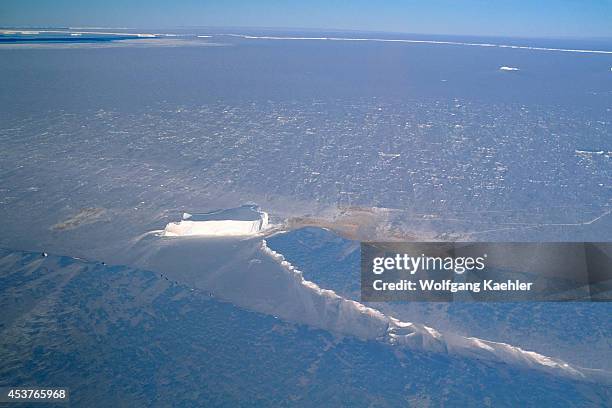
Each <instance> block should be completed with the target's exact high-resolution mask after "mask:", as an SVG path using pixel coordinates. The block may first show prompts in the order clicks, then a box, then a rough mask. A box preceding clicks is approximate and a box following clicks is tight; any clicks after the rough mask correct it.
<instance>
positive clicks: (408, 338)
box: [261, 240, 609, 382]
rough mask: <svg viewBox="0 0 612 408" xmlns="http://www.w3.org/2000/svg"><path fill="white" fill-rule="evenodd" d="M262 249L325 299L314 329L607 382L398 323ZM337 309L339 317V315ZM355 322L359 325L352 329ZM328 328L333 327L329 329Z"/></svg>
mask: <svg viewBox="0 0 612 408" xmlns="http://www.w3.org/2000/svg"><path fill="white" fill-rule="evenodd" d="M261 249H262V251H263V252H264V253H266V254H268V255H269V256H271V257H272V258H273V259H275V260H276V262H278V263H279V264H280V265H281V266H282V267H283V268H285V269H286V271H287V272H288V273H289V274H291V275H293V276H294V277H295V279H296V281H297V282H298V283H299V284H300V286H301V288H302V290H303V291H306V292H314V293H316V294H317V295H318V296H320V297H323V298H326V300H325V301H323V302H319V303H320V304H322V305H325V306H326V308H325V309H324V310H319V315H318V316H319V318H320V319H321V320H320V321H319V322H315V323H314V324H313V323H312V322H311V324H313V325H314V326H318V327H323V328H326V329H330V330H332V331H336V332H340V333H343V334H348V335H354V336H357V337H360V338H363V339H379V340H383V341H385V342H388V343H390V344H393V345H398V346H405V347H408V348H410V349H414V350H422V351H430V352H437V353H445V354H449V355H453V354H454V355H458V356H462V357H468V358H477V359H481V360H489V361H494V362H501V363H506V364H511V365H514V366H519V367H521V366H522V367H526V368H532V369H537V370H542V371H547V372H549V373H552V374H558V375H563V376H568V377H572V378H578V379H590V380H598V381H601V380H603V381H605V382H607V381H609V375H608V373H606V372H604V371H599V370H590V369H583V368H579V367H573V366H571V365H569V364H567V363H566V362H564V361H562V360H559V359H554V358H550V357H546V356H544V355H541V354H538V353H535V352H532V351H526V350H523V349H521V348H519V347H515V346H511V345H509V344H505V343H498V342H492V341H487V340H481V339H477V338H473V337H463V336H458V335H453V334H442V333H440V332H438V331H437V330H435V329H433V328H431V327H427V326H425V325H421V324H415V323H408V322H401V321H399V320H397V319H395V318H393V317H390V316H386V315H384V314H383V313H381V312H379V311H377V310H375V309H372V308H369V307H366V306H365V305H363V304H361V303H359V302H355V301H351V300H347V299H344V298H342V297H341V296H338V295H337V294H336V293H335V292H334V291H332V290H325V289H321V288H320V287H319V286H318V285H317V284H315V283H313V282H309V281H307V280H305V279H304V278H303V276H302V273H301V272H300V271H299V270H297V269H296V268H295V267H293V266H292V265H291V264H290V263H289V262H287V261H286V260H285V258H284V257H283V255H281V254H279V253H277V252H276V251H274V250H272V249H271V248H269V247H268V246H267V244H266V241H265V240H263V241H262V244H261ZM300 299H304V296H299V297H296V300H300ZM330 306H333V308H334V313H333V318H334V319H336V318H337V319H338V320H337V322H336V324H335V325H333V324H332V323H333V322H331V321H329V319H330V317H331V316H332V315H330V313H329V311H330V310H329V307H330ZM338 309H340V310H341V311H342V313H338V312H337V310H338ZM289 319H290V320H298V321H299V320H300V318H299V317H298V318H297V319H296V318H295V316H293V318H291V317H289ZM367 320H372V323H371V324H366V321H367ZM354 322H359V323H360V324H359V325H355V324H354ZM330 324H332V327H331V328H330Z"/></svg>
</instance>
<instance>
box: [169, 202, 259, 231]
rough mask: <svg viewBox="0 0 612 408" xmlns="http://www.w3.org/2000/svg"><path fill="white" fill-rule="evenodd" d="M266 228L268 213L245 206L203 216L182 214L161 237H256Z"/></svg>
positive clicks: (254, 207)
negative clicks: (179, 219) (180, 218)
mask: <svg viewBox="0 0 612 408" xmlns="http://www.w3.org/2000/svg"><path fill="white" fill-rule="evenodd" d="M268 227H269V224H268V213H266V212H264V211H260V210H259V209H258V208H257V206H253V205H245V206H242V207H238V208H232V209H228V210H218V211H212V212H208V213H203V214H190V213H184V214H183V219H182V220H181V221H179V222H171V223H169V224H167V225H166V227H165V228H164V233H163V235H164V236H167V237H180V236H210V237H223V236H230V237H240V236H252V235H257V234H258V233H260V232H261V231H264V230H266V229H267V228H268Z"/></svg>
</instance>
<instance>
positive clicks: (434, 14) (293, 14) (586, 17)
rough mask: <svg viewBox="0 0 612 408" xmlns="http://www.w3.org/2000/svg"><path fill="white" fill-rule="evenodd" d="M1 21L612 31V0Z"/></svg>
mask: <svg viewBox="0 0 612 408" xmlns="http://www.w3.org/2000/svg"><path fill="white" fill-rule="evenodd" d="M0 25H1V26H16V25H17V26H41V25H44V26H104V27H134V28H142V27H146V28H152V27H156V28H168V27H184V26H226V27H227V26H229V27H286V28H337V29H353V30H372V31H392V32H406V33H427V34H475V35H505V36H529V37H612V0H557V1H551V0H515V1H505V0H501V1H495V0H488V1H487V0H465V1H460V0H429V1H416V0H415V1H410V0H404V1H397V0H387V1H376V0H370V1H363V0H352V1H348V0H343V1H335V0H304V1H292V0H286V1H282V0H259V1H256V0H251V1H248V0H220V1H202V0H199V1H198V0H148V1H145V0H136V1H131V0H91V1H88V0H0Z"/></svg>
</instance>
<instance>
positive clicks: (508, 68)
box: [499, 65, 519, 71]
mask: <svg viewBox="0 0 612 408" xmlns="http://www.w3.org/2000/svg"><path fill="white" fill-rule="evenodd" d="M499 70H500V71H519V69H518V68H516V67H507V66H505V65H504V66H502V67H499Z"/></svg>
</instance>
